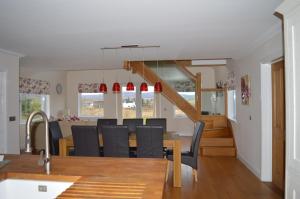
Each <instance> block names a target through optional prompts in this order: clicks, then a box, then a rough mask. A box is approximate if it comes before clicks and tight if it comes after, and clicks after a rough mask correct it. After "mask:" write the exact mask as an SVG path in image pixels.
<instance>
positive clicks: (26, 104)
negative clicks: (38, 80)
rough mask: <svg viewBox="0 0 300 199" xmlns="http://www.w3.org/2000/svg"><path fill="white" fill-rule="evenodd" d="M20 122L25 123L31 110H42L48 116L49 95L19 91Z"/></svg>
mask: <svg viewBox="0 0 300 199" xmlns="http://www.w3.org/2000/svg"><path fill="white" fill-rule="evenodd" d="M20 109H21V110H20V122H21V123H25V122H26V120H27V118H28V117H29V115H30V113H31V112H33V111H44V112H45V113H46V114H47V116H48V117H49V116H50V99H49V95H44V94H27V93H20Z"/></svg>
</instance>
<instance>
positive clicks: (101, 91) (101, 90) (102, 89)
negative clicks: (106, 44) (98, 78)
mask: <svg viewBox="0 0 300 199" xmlns="http://www.w3.org/2000/svg"><path fill="white" fill-rule="evenodd" d="M102 59H103V63H104V51H103V50H102ZM99 92H100V93H103V94H106V93H107V86H106V84H105V83H104V74H102V83H101V84H100V86H99Z"/></svg>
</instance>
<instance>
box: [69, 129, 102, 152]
mask: <svg viewBox="0 0 300 199" xmlns="http://www.w3.org/2000/svg"><path fill="white" fill-rule="evenodd" d="M71 130H72V135H73V142H74V147H75V156H90V157H97V156H100V146H99V134H98V133H97V129H96V126H78V125H74V126H71Z"/></svg>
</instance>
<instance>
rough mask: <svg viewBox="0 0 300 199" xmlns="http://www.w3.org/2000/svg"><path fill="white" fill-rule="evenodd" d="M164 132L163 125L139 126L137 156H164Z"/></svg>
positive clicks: (137, 129)
mask: <svg viewBox="0 0 300 199" xmlns="http://www.w3.org/2000/svg"><path fill="white" fill-rule="evenodd" d="M163 133H164V132H163V127H161V126H137V127H136V142H137V157H138V158H163V157H164V152H163Z"/></svg>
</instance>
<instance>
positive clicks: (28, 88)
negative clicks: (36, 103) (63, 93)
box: [19, 77, 50, 95]
mask: <svg viewBox="0 0 300 199" xmlns="http://www.w3.org/2000/svg"><path fill="white" fill-rule="evenodd" d="M19 90H20V93H27V94H44V95H49V93H50V92H49V91H50V83H49V82H48V81H43V80H36V79H30V78H24V77H20V78H19Z"/></svg>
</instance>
